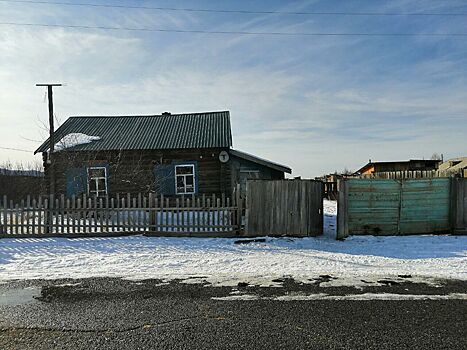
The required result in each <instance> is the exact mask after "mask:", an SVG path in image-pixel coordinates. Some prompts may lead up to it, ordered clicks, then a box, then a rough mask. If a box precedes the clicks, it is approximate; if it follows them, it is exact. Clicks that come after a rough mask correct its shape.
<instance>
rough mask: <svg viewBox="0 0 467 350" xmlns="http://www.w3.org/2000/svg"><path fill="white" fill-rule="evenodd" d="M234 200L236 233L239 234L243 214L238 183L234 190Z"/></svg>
mask: <svg viewBox="0 0 467 350" xmlns="http://www.w3.org/2000/svg"><path fill="white" fill-rule="evenodd" d="M235 202H236V204H237V219H236V221H237V227H238V234H241V231H242V216H243V213H242V211H243V201H242V196H241V193H240V184H237V188H236V191H235Z"/></svg>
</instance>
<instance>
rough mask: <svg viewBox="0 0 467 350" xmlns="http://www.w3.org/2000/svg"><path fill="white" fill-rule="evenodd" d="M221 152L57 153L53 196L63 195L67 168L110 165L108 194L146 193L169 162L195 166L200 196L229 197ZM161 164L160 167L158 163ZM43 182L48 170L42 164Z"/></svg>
mask: <svg viewBox="0 0 467 350" xmlns="http://www.w3.org/2000/svg"><path fill="white" fill-rule="evenodd" d="M220 151H222V149H202V150H198V149H189V150H168V151H167V150H165V151H157V150H143V151H120V152H119V151H107V152H71V151H66V152H58V153H55V154H54V155H53V158H52V159H53V162H54V165H55V174H56V176H55V177H56V193H57V194H65V193H66V171H67V169H69V168H80V167H88V166H92V165H99V164H103V163H106V164H108V165H109V190H110V193H132V194H134V193H148V192H152V191H154V190H155V186H154V181H155V179H154V167H155V166H156V164H171V163H172V162H181V161H196V162H198V174H197V179H196V181H198V192H199V193H200V194H203V193H205V194H212V193H215V194H221V193H229V194H230V193H231V191H232V188H231V181H230V167H229V166H228V165H226V164H222V163H221V162H220V161H219V158H218V156H219V152H220ZM161 162H162V163H161ZM44 168H45V173H46V178H47V182H48V178H49V166H48V164H47V163H44Z"/></svg>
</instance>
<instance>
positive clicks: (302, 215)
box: [245, 180, 323, 236]
mask: <svg viewBox="0 0 467 350" xmlns="http://www.w3.org/2000/svg"><path fill="white" fill-rule="evenodd" d="M246 193H247V195H246V196H247V198H246V211H247V215H246V224H245V234H246V235H248V236H263V235H272V236H282V235H287V236H317V235H320V234H322V233H323V183H322V182H321V181H316V180H248V181H247V191H246Z"/></svg>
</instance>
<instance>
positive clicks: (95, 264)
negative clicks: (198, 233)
mask: <svg viewBox="0 0 467 350" xmlns="http://www.w3.org/2000/svg"><path fill="white" fill-rule="evenodd" d="M324 208H325V220H324V223H325V234H324V235H323V236H321V237H309V238H270V237H267V238H266V240H265V242H259V243H250V244H245V245H237V244H234V241H235V239H227V238H169V237H143V236H129V237H115V238H91V237H88V238H79V239H66V238H34V239H33V238H31V239H12V238H8V239H1V240H0V280H12V279H38V278H39V279H56V278H86V277H97V276H109V277H122V278H127V279H134V280H138V279H147V278H159V279H162V280H164V281H168V280H171V279H175V278H179V279H188V278H190V277H192V276H197V277H199V276H202V277H205V278H196V280H197V281H200V282H202V281H208V282H211V283H213V284H218V285H219V284H222V285H236V284H237V283H238V282H246V283H249V284H256V285H269V284H271V281H272V280H273V279H276V278H278V277H283V276H287V277H292V278H295V279H297V280H299V281H303V282H305V283H313V278H315V277H317V276H318V275H320V274H321V275H324V274H326V275H330V276H332V277H337V279H332V281H330V282H329V283H343V282H344V281H348V282H345V283H349V284H351V285H353V282H352V281H355V280H360V279H362V278H363V279H365V281H377V280H378V279H380V278H382V277H390V276H393V277H395V278H397V275H411V276H413V279H415V278H428V279H430V278H457V279H463V280H467V236H429V235H424V236H404V237H401V236H399V237H396V236H393V237H373V236H354V237H349V238H347V239H346V240H345V241H336V240H335V239H334V238H335V225H336V216H335V215H336V203H335V202H332V201H326V202H325V205H324Z"/></svg>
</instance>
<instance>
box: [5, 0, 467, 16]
mask: <svg viewBox="0 0 467 350" xmlns="http://www.w3.org/2000/svg"><path fill="white" fill-rule="evenodd" d="M0 2H10V3H24V4H38V5H64V6H82V7H103V8H123V9H142V10H158V11H183V12H207V13H231V14H255V15H302V16H303V15H319V16H321V15H323V16H467V13H465V12H459V13H453V12H448V13H438V12H409V13H399V12H389V13H388V12H386V13H385V12H339V11H336V12H328V11H251V10H223V9H221V10H215V9H206V8H198V9H197V8H176V7H153V6H135V5H110V4H95V3H76V2H75V3H69V2H59V1H37V0H0Z"/></svg>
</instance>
